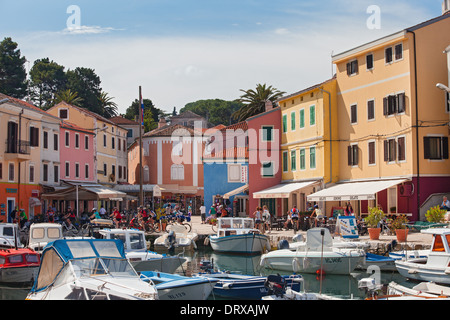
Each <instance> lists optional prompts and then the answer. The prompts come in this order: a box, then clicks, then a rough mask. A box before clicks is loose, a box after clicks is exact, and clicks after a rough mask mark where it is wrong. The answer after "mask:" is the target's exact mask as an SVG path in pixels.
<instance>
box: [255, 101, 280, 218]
mask: <svg viewBox="0 0 450 320" xmlns="http://www.w3.org/2000/svg"><path fill="white" fill-rule="evenodd" d="M247 124H248V139H249V146H248V148H249V160H248V163H249V165H248V168H249V169H248V177H249V179H248V180H249V190H248V191H249V206H250V213H252V212H253V211H254V210H255V208H256V207H257V206H261V207H262V206H263V205H267V207H268V209H269V211H270V213H271V214H272V216H282V215H283V213H282V212H281V201H282V199H280V198H268V197H267V198H266V197H264V196H258V195H255V194H254V193H255V192H258V191H262V190H267V189H269V188H271V187H274V186H277V185H279V184H280V183H281V173H282V170H281V152H280V143H281V134H280V128H281V112H280V108H279V107H278V108H272V106H271V104H269V105H266V112H263V113H260V114H258V115H256V116H253V117H251V118H248V119H247Z"/></svg>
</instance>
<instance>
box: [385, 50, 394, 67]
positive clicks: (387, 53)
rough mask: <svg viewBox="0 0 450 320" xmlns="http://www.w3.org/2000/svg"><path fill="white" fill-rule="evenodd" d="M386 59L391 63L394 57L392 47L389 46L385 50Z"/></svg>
mask: <svg viewBox="0 0 450 320" xmlns="http://www.w3.org/2000/svg"><path fill="white" fill-rule="evenodd" d="M384 60H385V62H386V63H391V62H392V60H393V58H392V47H388V48H386V49H385V50H384Z"/></svg>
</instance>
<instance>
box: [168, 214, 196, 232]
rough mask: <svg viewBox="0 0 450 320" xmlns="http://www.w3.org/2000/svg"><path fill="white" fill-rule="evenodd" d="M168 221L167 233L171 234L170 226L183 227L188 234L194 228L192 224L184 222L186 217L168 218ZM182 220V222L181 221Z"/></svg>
mask: <svg viewBox="0 0 450 320" xmlns="http://www.w3.org/2000/svg"><path fill="white" fill-rule="evenodd" d="M166 219H167V228H166V231H167V232H170V226H171V225H179V226H183V227H184V228H185V229H186V230H187V232H191V230H192V227H191V224H190V223H187V222H184V219H185V217H184V215H181V216H173V215H172V216H166ZM179 220H180V221H179Z"/></svg>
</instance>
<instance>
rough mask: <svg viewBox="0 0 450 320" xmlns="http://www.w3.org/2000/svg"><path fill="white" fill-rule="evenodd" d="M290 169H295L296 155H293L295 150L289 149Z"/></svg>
mask: <svg viewBox="0 0 450 320" xmlns="http://www.w3.org/2000/svg"><path fill="white" fill-rule="evenodd" d="M291 170H292V171H295V170H297V157H296V155H295V150H292V151H291Z"/></svg>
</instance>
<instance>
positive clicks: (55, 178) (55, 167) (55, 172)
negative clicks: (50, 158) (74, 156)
mask: <svg viewBox="0 0 450 320" xmlns="http://www.w3.org/2000/svg"><path fill="white" fill-rule="evenodd" d="M53 173H54V175H53V177H54V181H55V182H56V183H58V182H59V166H56V165H55V166H53Z"/></svg>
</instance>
